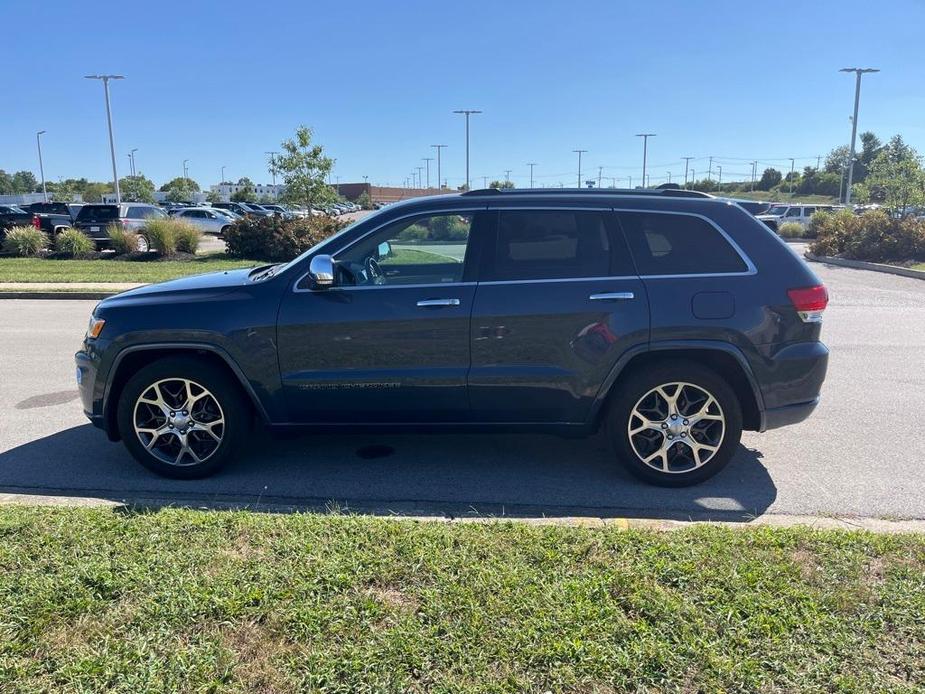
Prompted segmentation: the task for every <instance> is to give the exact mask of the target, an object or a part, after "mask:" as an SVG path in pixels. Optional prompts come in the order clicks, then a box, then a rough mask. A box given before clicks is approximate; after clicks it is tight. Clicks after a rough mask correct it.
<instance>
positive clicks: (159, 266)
mask: <svg viewBox="0 0 925 694" xmlns="http://www.w3.org/2000/svg"><path fill="white" fill-rule="evenodd" d="M263 264H265V263H263V262H262V261H258V260H233V259H230V258H228V257H227V256H226V255H225V254H224V253H216V254H212V255H202V256H197V257H196V258H195V259H194V260H190V261H170V260H167V261H131V260H46V259H43V258H0V282H99V283H101V284H102V283H106V282H163V281H164V280H169V279H173V278H175V277H182V276H184V275H196V274H199V273H202V272H213V271H215V270H231V269H234V268H239V267H252V266H255V265H263Z"/></svg>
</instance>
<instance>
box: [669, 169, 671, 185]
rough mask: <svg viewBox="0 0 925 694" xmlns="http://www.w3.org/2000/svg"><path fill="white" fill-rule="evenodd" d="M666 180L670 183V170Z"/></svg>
mask: <svg viewBox="0 0 925 694" xmlns="http://www.w3.org/2000/svg"><path fill="white" fill-rule="evenodd" d="M668 182H669V183H671V172H670V171H669V172H668Z"/></svg>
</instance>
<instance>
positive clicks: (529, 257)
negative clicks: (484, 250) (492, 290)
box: [484, 210, 626, 281]
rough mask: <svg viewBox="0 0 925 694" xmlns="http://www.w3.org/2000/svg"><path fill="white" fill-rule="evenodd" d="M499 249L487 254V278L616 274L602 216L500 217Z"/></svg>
mask: <svg viewBox="0 0 925 694" xmlns="http://www.w3.org/2000/svg"><path fill="white" fill-rule="evenodd" d="M494 246H495V247H494V249H492V251H489V252H488V259H487V262H486V277H485V278H484V279H488V280H500V281H503V280H542V279H563V278H572V277H605V276H607V275H610V274H616V273H614V272H613V271H612V267H611V262H612V261H611V258H612V256H613V255H614V254H613V253H612V249H611V235H610V233H609V232H608V229H607V224H606V222H605V219H604V215H603V214H602V213H600V212H582V211H571V210H538V211H510V212H500V213H499V215H498V234H497V238H496V240H495V244H494ZM625 255H626V254H625V253H623V256H624V259H625Z"/></svg>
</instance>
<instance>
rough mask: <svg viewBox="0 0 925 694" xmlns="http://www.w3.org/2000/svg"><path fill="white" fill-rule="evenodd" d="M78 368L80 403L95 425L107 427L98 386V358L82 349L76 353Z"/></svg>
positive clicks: (75, 358)
mask: <svg viewBox="0 0 925 694" xmlns="http://www.w3.org/2000/svg"><path fill="white" fill-rule="evenodd" d="M74 361H75V363H76V367H77V370H76V372H75V376H76V378H77V390H78V391H79V392H80V403H81V405H82V406H83V411H84V414H85V415H86V416H87V419H89V420H90V422H91V423H92V424H93V426H95V427H98V428H100V429H103V430H105V429H106V419H105V417H104V415H103V399H102V398H101V397H99V395H98V390H97V386H98V385H99V383H98V382H97V381H98V377H99V369H98V361H99V360H98V358H97V357H95V356H94V355H93V354H91V353H88V352H85V351H80V352H77V354H75V355H74Z"/></svg>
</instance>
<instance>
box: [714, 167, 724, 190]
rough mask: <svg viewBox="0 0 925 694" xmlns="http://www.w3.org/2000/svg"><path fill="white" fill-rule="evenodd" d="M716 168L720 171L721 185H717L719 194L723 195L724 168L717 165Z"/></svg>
mask: <svg viewBox="0 0 925 694" xmlns="http://www.w3.org/2000/svg"><path fill="white" fill-rule="evenodd" d="M716 168H717V169H719V184H718V185H717V190H719V192H720V193H722V192H723V167H722V166H720V165H719V164H717V165H716Z"/></svg>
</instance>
